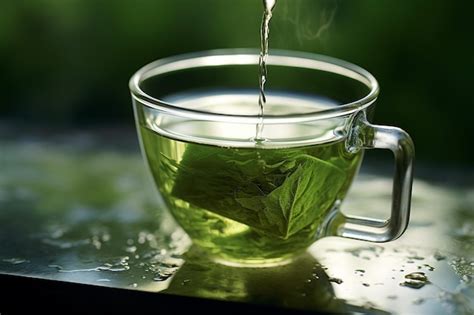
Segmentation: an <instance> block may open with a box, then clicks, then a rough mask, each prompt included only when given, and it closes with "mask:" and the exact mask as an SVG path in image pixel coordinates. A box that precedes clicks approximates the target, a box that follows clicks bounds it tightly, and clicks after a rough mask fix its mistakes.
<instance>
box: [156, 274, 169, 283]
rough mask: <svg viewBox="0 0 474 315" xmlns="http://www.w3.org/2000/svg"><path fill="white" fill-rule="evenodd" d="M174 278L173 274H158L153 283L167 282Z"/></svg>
mask: <svg viewBox="0 0 474 315" xmlns="http://www.w3.org/2000/svg"><path fill="white" fill-rule="evenodd" d="M171 276H172V274H157V275H155V277H154V278H153V281H165V280H167V279H169V278H170V277H171Z"/></svg>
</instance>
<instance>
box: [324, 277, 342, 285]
mask: <svg viewBox="0 0 474 315" xmlns="http://www.w3.org/2000/svg"><path fill="white" fill-rule="evenodd" d="M328 280H329V282H334V283H337V284H341V283H342V282H343V281H342V279H339V278H333V277H329V278H328Z"/></svg>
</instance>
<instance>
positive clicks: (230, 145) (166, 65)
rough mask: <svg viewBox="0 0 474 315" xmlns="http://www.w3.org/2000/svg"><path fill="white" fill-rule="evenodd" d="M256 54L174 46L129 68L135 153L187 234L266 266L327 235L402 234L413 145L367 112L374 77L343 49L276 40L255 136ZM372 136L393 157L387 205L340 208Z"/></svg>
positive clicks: (375, 238)
mask: <svg viewBox="0 0 474 315" xmlns="http://www.w3.org/2000/svg"><path fill="white" fill-rule="evenodd" d="M258 54H259V52H258V51H256V50H242V49H233V50H215V51H206V52H200V53H192V54H186V55H181V56H175V57H171V58H166V59H161V60H158V61H155V62H152V63H150V64H148V65H146V66H144V67H143V68H142V69H140V70H139V71H138V72H137V73H135V74H134V76H133V77H132V78H131V80H130V90H131V94H132V100H133V108H134V113H135V120H136V124H137V128H138V135H139V138H140V144H141V148H142V153H143V155H144V157H145V159H146V162H147V165H148V167H149V170H150V172H151V174H152V175H153V177H154V180H155V183H156V184H157V188H158V191H159V193H160V195H161V197H162V198H163V200H164V201H165V203H166V205H167V206H168V208H169V210H170V211H171V213H172V214H173V216H174V217H175V219H176V220H177V222H178V223H179V224H180V225H181V226H182V227H183V229H184V230H185V231H186V232H187V233H188V234H189V236H190V237H191V239H192V240H193V243H194V245H196V246H197V247H198V248H200V249H202V250H203V251H204V252H205V253H207V254H208V255H209V256H211V257H213V258H214V259H215V260H216V261H219V262H222V263H225V264H230V265H259V266H265V265H275V264H281V263H284V262H287V261H290V260H291V259H292V258H293V257H294V256H295V255H297V254H298V253H300V252H302V251H304V250H306V248H307V247H308V246H310V245H311V244H312V243H313V242H314V241H315V240H317V239H319V238H321V237H324V236H342V237H348V238H353V239H359V240H365V241H371V242H387V241H390V240H393V239H396V238H398V237H399V236H400V235H402V234H403V232H404V231H405V229H406V227H407V225H408V221H409V213H410V200H411V186H412V168H413V158H414V146H413V142H412V140H411V139H410V136H409V135H408V134H407V133H406V132H405V131H403V130H401V129H399V128H396V127H387V126H378V125H373V124H371V123H370V120H371V119H372V116H373V112H374V108H375V102H376V100H377V95H378V93H379V86H378V83H377V81H376V79H375V78H374V77H373V76H372V75H371V74H370V73H368V72H367V71H365V70H364V69H362V68H360V67H358V66H356V65H353V64H351V63H348V62H345V61H342V60H339V59H335V58H331V57H327V56H322V55H316V54H310V53H302V52H295V51H272V54H271V55H270V56H269V57H268V62H267V65H268V73H269V78H268V82H267V104H266V105H265V113H264V116H263V124H264V128H263V133H262V137H263V138H264V139H265V140H264V141H262V142H259V141H257V142H256V141H254V139H255V130H256V126H257V125H258V124H259V123H260V122H261V119H262V118H261V117H260V116H259V115H258V92H259V91H258V90H257V87H258V79H257V75H258ZM376 148H378V149H389V150H391V151H392V152H393V154H394V158H395V174H394V178H393V191H392V209H391V213H390V217H389V219H387V220H377V219H371V218H360V217H353V216H347V215H344V214H343V213H342V212H341V211H340V205H341V203H342V201H343V199H344V196H345V194H346V192H347V190H348V189H349V186H350V184H351V182H352V180H353V178H354V176H355V174H356V172H357V170H358V168H359V166H360V163H361V161H362V156H363V152H364V150H365V149H376ZM247 183H250V184H249V185H247ZM252 185H253V186H252ZM250 186H252V187H254V186H255V187H257V188H255V189H260V190H261V193H259V194H258V196H255V195H254V194H253V193H252V191H253V190H251V189H254V188H249V187H250ZM249 191H250V192H249Z"/></svg>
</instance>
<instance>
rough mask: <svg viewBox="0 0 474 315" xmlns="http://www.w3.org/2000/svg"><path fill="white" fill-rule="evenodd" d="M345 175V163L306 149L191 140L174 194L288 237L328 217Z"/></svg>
mask: <svg viewBox="0 0 474 315" xmlns="http://www.w3.org/2000/svg"><path fill="white" fill-rule="evenodd" d="M345 177H346V175H345V173H344V172H343V171H342V170H341V169H340V168H339V167H337V166H335V165H333V164H331V163H329V162H326V161H323V160H321V159H318V158H316V157H313V156H311V155H308V154H304V151H303V150H295V149H291V150H287V149H278V150H265V149H235V148H229V149H223V148H219V147H212V146H204V145H197V144H189V145H188V147H187V148H186V151H185V153H184V155H183V159H182V160H181V162H180V163H179V165H178V171H177V175H176V183H175V185H174V187H173V192H172V194H173V195H174V196H175V197H177V198H180V199H182V200H184V201H186V202H189V203H190V204H192V205H194V206H197V207H200V208H203V209H205V210H208V211H211V212H214V213H217V214H219V215H222V216H224V217H227V218H230V219H232V220H235V221H238V222H241V223H244V224H247V225H249V226H251V227H253V228H255V229H258V230H261V231H262V232H265V233H267V234H271V235H274V236H278V237H280V238H288V237H289V236H291V235H293V234H295V233H297V232H298V231H300V230H301V229H303V228H305V227H306V226H308V225H310V224H312V223H314V222H316V221H317V220H320V219H321V218H322V216H323V215H324V214H325V213H326V212H327V211H328V210H329V209H330V208H331V206H332V205H333V203H334V201H335V199H336V196H337V194H338V192H339V191H340V189H341V187H342V186H343V184H344V182H345Z"/></svg>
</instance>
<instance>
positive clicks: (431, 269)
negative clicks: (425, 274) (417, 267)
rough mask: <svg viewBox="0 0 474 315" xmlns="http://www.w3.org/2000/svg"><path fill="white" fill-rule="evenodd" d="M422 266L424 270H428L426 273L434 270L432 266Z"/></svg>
mask: <svg viewBox="0 0 474 315" xmlns="http://www.w3.org/2000/svg"><path fill="white" fill-rule="evenodd" d="M423 266H425V267H426V269H428V271H433V270H435V268H434V267H432V266H430V265H428V264H424V265H423Z"/></svg>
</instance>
